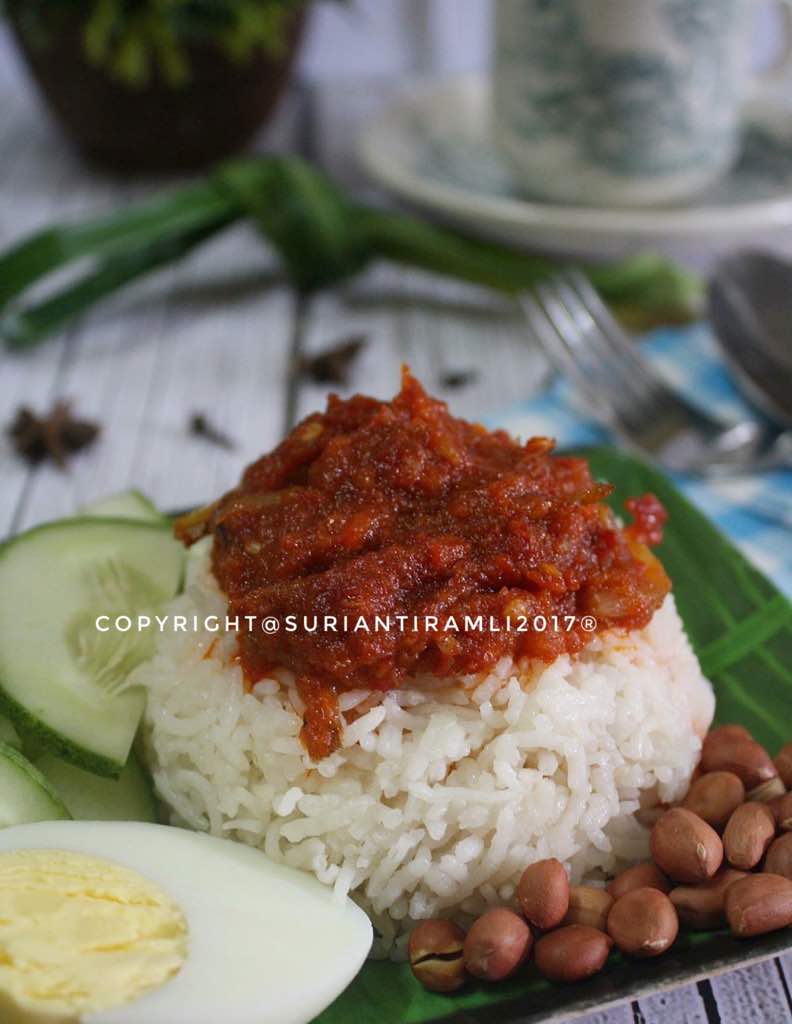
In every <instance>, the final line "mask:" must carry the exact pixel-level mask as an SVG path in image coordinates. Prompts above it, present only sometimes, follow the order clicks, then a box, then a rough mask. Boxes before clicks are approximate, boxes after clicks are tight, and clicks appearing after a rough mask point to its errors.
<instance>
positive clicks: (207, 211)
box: [0, 182, 237, 310]
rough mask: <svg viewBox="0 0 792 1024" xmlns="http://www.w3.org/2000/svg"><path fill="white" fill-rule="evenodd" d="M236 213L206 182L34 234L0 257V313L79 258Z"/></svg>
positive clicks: (138, 244) (155, 239) (153, 239)
mask: <svg viewBox="0 0 792 1024" xmlns="http://www.w3.org/2000/svg"><path fill="white" fill-rule="evenodd" d="M236 212H237V210H236V208H235V207H234V205H233V204H232V203H231V201H230V200H229V198H228V197H227V196H224V195H223V194H221V193H220V192H219V191H218V189H217V188H215V187H214V185H212V184H211V183H210V182H202V183H201V184H199V185H190V186H188V187H187V188H183V189H180V190H179V191H178V192H173V193H170V192H169V193H166V194H164V195H158V196H156V197H155V198H154V199H152V200H148V201H147V202H145V203H140V204H139V205H137V206H133V207H131V208H124V209H122V210H120V211H118V212H114V213H111V214H108V215H106V216H103V217H93V218H91V219H89V220H86V221H84V222H83V223H78V224H73V225H61V226H55V227H52V228H47V229H46V230H44V231H40V232H37V233H36V234H34V235H31V236H30V237H28V238H26V239H23V241H22V242H20V243H18V244H17V245H15V246H12V247H11V248H10V249H7V250H6V251H5V252H4V253H3V254H2V255H0V310H2V309H3V307H4V306H5V305H6V304H7V303H8V302H10V300H11V299H14V298H16V297H17V296H18V295H21V294H22V292H23V291H25V289H26V288H28V287H29V286H30V285H31V284H34V283H36V282H38V281H40V280H41V279H42V278H44V277H46V275H47V274H50V273H52V272H53V271H55V270H59V269H61V268H62V267H64V266H66V265H68V264H69V263H71V262H73V261H74V260H77V259H80V258H82V257H84V256H93V257H96V256H101V255H105V254H108V253H111V252H118V251H120V250H121V249H123V248H126V247H127V246H134V247H135V248H139V247H141V246H143V245H146V244H149V243H153V242H159V241H161V240H162V239H163V237H165V236H167V235H169V234H171V233H176V234H178V233H181V232H185V231H191V230H193V229H196V228H199V227H201V226H203V225H204V224H208V223H210V222H217V221H220V220H223V218H228V219H230V218H231V217H233V215H235V214H236Z"/></svg>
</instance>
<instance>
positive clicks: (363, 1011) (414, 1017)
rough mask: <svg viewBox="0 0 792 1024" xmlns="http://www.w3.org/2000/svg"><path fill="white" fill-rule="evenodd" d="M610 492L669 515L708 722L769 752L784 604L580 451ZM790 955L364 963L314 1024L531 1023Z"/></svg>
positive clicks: (607, 458) (761, 951)
mask: <svg viewBox="0 0 792 1024" xmlns="http://www.w3.org/2000/svg"><path fill="white" fill-rule="evenodd" d="M583 454H585V455H586V457H587V458H588V459H589V461H590V463H591V466H592V469H593V470H594V473H595V475H596V476H597V477H599V478H600V479H604V480H608V481H610V482H611V483H612V484H614V485H615V488H616V489H615V492H614V494H613V496H612V499H611V501H612V504H613V506H614V507H615V508H616V509H617V510H618V511H619V512H623V510H624V500H625V499H626V498H628V497H630V496H632V495H638V494H642V493H644V492H646V491H651V492H653V493H654V494H656V495H657V497H658V498H660V500H661V501H662V502H663V504H664V505H665V507H666V509H667V510H668V513H669V523H668V526H667V528H666V534H665V539H664V541H663V544H662V545H661V547H660V548H659V549H658V553H659V555H660V557H661V559H662V561H663V564H664V565H665V567H666V569H667V571H668V574H669V576H670V577H671V579H672V580H673V583H674V593H675V596H676V602H677V606H678V608H679V611H680V614H681V616H682V619H683V621H684V623H685V626H686V629H687V632H688V635H689V637H690V639H691V642H692V643H693V646H694V647H695V649H696V652H697V654H698V656H699V658H700V660H701V663H702V667H703V669H704V672H705V673H706V674H707V675H708V676H709V678H710V679H711V680H712V683H713V685H714V687H715V692H716V695H717V712H716V720H717V721H719V722H741V723H742V724H743V725H745V726H746V727H747V728H748V729H750V730H751V732H752V733H753V734H754V735H755V736H756V738H757V739H758V740H759V741H760V742H762V743H763V744H765V745H766V746H767V747H768V749H769V750H770V751H771V752H772V753H775V752H776V751H777V749H778V748H779V747H780V746H781V745H782V744H783V743H784V742H786V741H787V740H789V739H790V737H792V604H790V602H789V601H788V600H787V599H786V598H785V597H784V595H783V594H781V593H780V591H779V590H778V589H777V588H776V587H775V586H774V584H773V583H772V581H770V580H768V579H767V578H766V577H764V576H763V575H762V574H761V573H760V572H759V571H758V570H757V569H755V568H754V567H753V566H752V565H750V564H749V563H748V562H747V561H746V559H745V558H744V557H743V555H742V554H741V553H740V552H739V551H738V550H737V548H735V547H734V545H733V544H731V542H730V541H728V540H727V539H726V538H725V537H724V536H723V535H722V534H721V533H720V532H719V531H718V530H717V529H716V528H715V527H714V526H713V525H712V523H710V522H709V520H708V519H707V518H706V517H705V516H704V515H702V514H701V513H700V512H699V511H698V510H697V509H695V508H694V507H693V506H692V505H691V504H690V503H689V502H688V501H687V499H686V498H684V497H683V496H682V495H681V494H680V492H679V491H678V490H677V488H676V487H675V486H674V485H673V484H672V483H671V482H670V481H669V480H668V479H667V478H666V477H665V476H663V474H662V473H659V472H658V471H657V470H655V469H652V468H651V467H649V466H647V465H645V464H644V463H642V462H640V461H639V460H638V459H635V458H633V457H632V456H630V455H626V454H624V453H622V452H618V451H615V450H614V449H611V448H604V447H603V448H590V449H587V450H585V452H584V453H583ZM790 947H792V930H790V929H786V930H784V931H781V932H777V933H775V934H772V935H766V936H763V937H762V938H760V939H753V940H750V941H748V942H746V941H744V940H742V941H741V940H738V939H734V938H732V937H731V936H730V935H729V934H728V933H726V932H689V933H683V934H682V935H681V936H680V938H679V940H678V941H677V943H676V944H675V945H674V947H673V949H672V950H671V951H670V952H669V953H667V954H666V955H665V956H663V957H659V958H658V959H656V960H643V961H638V960H634V961H630V960H626V959H625V958H624V957H623V956H622V955H621V954H619V953H614V954H612V956H611V957H610V959H609V961H608V964H607V966H606V967H605V969H604V971H603V972H602V973H601V974H600V975H598V976H597V977H595V978H593V979H591V980H590V981H588V982H585V983H583V984H582V985H574V986H564V987H560V986H555V985H551V984H550V983H549V982H547V981H545V980H544V979H542V978H541V977H540V976H539V975H538V974H537V973H536V971H535V969H534V968H533V967H529V968H528V969H527V970H526V971H525V972H524V973H522V974H521V975H520V976H519V977H517V978H515V979H512V980H511V981H508V982H506V983H501V984H499V985H485V984H480V983H479V984H474V983H472V982H471V983H469V984H468V985H467V986H466V987H465V988H464V989H462V990H461V991H460V992H459V993H455V994H453V995H438V994H436V993H432V992H427V991H426V990H425V989H423V988H422V987H421V986H420V985H419V984H418V983H417V982H416V981H415V980H414V978H413V977H412V974H411V973H410V969H409V967H407V966H405V965H404V964H399V965H396V964H391V963H375V962H369V963H367V964H366V965H365V966H364V968H363V969H362V971H361V972H360V973H359V975H358V976H357V978H356V979H355V980H354V981H353V982H352V984H351V985H350V986H349V988H348V989H347V990H346V992H344V993H343V995H341V996H340V997H339V998H338V999H337V1000H336V1001H335V1003H333V1005H332V1006H330V1007H329V1008H328V1009H327V1010H325V1012H324V1013H323V1014H321V1016H320V1017H319V1018H318V1022H317V1024H424V1022H427V1021H439V1020H444V1019H447V1020H448V1022H449V1024H451V1022H454V1024H473V1022H482V1024H489V1022H492V1024H496V1022H497V1024H508V1022H512V1021H513V1022H515V1024H516V1022H518V1021H519V1022H521V1024H536V1022H539V1021H546V1020H549V1019H551V1018H556V1017H559V1018H561V1017H568V1016H572V1015H574V1014H579V1013H586V1012H591V1011H593V1010H601V1009H602V1008H603V1007H604V1006H606V1005H608V1004H609V1003H614V1002H620V1001H622V1000H625V999H635V998H638V997H639V996H641V995H646V994H647V993H649V992H656V991H658V990H660V989H663V988H669V987H672V986H674V985H679V984H682V983H684V982H687V981H693V980H695V979H697V978H702V977H708V976H712V975H714V974H717V973H720V972H722V971H724V970H728V969H730V968H733V967H737V966H745V965H747V964H749V963H752V962H754V961H756V960H761V959H764V958H766V957H768V956H771V955H774V954H776V953H779V952H782V951H784V950H788V949H789V948H790Z"/></svg>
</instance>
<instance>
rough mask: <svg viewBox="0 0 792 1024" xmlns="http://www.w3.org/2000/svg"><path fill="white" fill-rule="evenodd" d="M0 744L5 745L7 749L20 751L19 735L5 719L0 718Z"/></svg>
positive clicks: (20, 741)
mask: <svg viewBox="0 0 792 1024" xmlns="http://www.w3.org/2000/svg"><path fill="white" fill-rule="evenodd" d="M0 743H7V744H8V746H9V747H16V749H17V750H21V749H22V740H21V739H20V738H19V733H18V732H17V731H16V729H15V728H14V726H13V725H12V724H11V722H9V720H8V719H7V718H2V717H0Z"/></svg>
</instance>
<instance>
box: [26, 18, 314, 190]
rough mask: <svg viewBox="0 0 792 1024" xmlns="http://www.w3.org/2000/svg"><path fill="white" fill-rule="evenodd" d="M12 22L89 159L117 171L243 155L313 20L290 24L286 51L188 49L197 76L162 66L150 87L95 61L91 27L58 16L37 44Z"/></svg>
mask: <svg viewBox="0 0 792 1024" xmlns="http://www.w3.org/2000/svg"><path fill="white" fill-rule="evenodd" d="M7 9H8V13H9V15H10V21H11V24H12V26H13V28H14V32H15V35H16V38H17V42H18V44H19V47H20V50H21V51H22V53H23V54H24V56H25V59H26V61H27V64H28V67H29V68H30V72H31V74H32V76H33V78H34V80H35V81H36V83H37V85H38V87H39V90H40V91H41V93H42V95H43V97H44V99H45V101H46V103H47V105H48V106H49V108H50V110H51V111H52V113H53V114H54V116H55V118H56V120H57V121H58V122H59V124H60V125H61V127H62V128H63V130H64V131H65V132H66V134H67V135H68V136H69V138H70V139H71V140H72V141H73V142H74V143H75V144H76V146H77V147H78V148H79V149H80V150H81V151H82V152H83V153H84V154H85V156H87V157H88V158H89V159H91V160H94V161H96V162H98V163H101V164H104V165H105V166H108V167H111V168H113V169H114V170H118V171H123V172H136V171H177V170H188V169H192V168H197V167H201V166H203V165H205V164H208V163H212V162H213V161H215V160H218V159H220V158H222V157H225V156H229V155H230V154H232V153H235V152H237V151H239V150H240V149H241V148H242V147H244V145H245V144H246V143H247V142H249V141H250V139H251V138H252V136H253V135H254V134H255V132H256V131H257V130H258V129H259V128H260V127H261V126H262V125H263V124H264V123H265V121H266V120H267V118H268V117H269V116H270V115H271V114H272V113H273V111H274V109H275V106H276V104H277V102H278V100H279V98H280V96H281V94H282V92H283V90H284V88H285V86H286V85H287V83H288V81H289V77H290V73H291V69H292V66H293V64H294V59H295V56H296V54H297V51H298V49H299V44H300V41H301V39H302V36H303V30H304V28H305V22H306V11H305V9H304V10H302V11H300V12H299V13H297V14H296V15H295V16H294V18H293V21H292V25H291V27H290V29H289V33H288V40H287V45H286V48H285V51H284V53H283V56H282V57H279V58H278V59H273V58H271V57H269V56H267V55H266V54H264V53H257V54H255V55H254V56H252V57H251V59H250V60H248V61H246V62H243V63H235V62H233V61H231V60H229V59H228V58H227V57H226V56H225V55H224V54H223V53H222V52H221V51H220V50H219V49H217V48H216V47H213V46H211V45H195V46H190V47H189V48H188V49H187V53H188V56H189V60H190V69H191V75H190V81H189V83H188V84H187V85H185V86H183V87H181V88H176V87H173V86H171V85H169V84H168V83H167V82H165V81H163V80H162V78H161V77H160V76H159V75H158V74H157V73H156V72H155V73H154V74H153V76H152V80H151V82H150V83H149V84H148V85H145V86H142V87H140V88H134V87H132V86H127V85H125V84H124V83H122V82H119V81H118V80H116V79H115V78H113V77H111V76H110V75H109V74H107V73H106V72H105V71H104V70H103V69H101V68H98V67H95V66H94V65H93V64H90V63H88V61H87V60H86V59H85V56H84V52H83V46H82V39H81V28H82V26H81V24H80V23H79V22H78V21H77V20H76V19H69V20H68V21H66V22H62V21H61V20H59V21H58V23H57V27H56V28H55V30H54V32H53V35H54V40H53V42H52V43H50V44H48V45H46V46H37V45H32V44H31V43H30V42H29V41H28V39H27V37H26V35H25V33H23V32H22V31H21V29H20V19H19V17H18V13H17V12H18V8H17V7H16V5H15V4H14V3H13V2H10V3H8V4H7Z"/></svg>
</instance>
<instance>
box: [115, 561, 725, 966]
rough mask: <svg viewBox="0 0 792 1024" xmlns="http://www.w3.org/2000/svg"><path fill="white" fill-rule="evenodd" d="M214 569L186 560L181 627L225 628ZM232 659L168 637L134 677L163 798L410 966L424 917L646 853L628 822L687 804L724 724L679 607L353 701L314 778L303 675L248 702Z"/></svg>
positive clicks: (589, 873)
mask: <svg viewBox="0 0 792 1024" xmlns="http://www.w3.org/2000/svg"><path fill="white" fill-rule="evenodd" d="M208 558H209V542H208V541H205V542H202V544H201V545H200V546H197V547H196V548H194V549H193V552H192V557H191V559H190V569H189V572H188V581H187V586H186V588H185V592H184V593H183V594H182V595H180V596H179V597H178V598H176V599H175V600H174V601H173V603H172V605H171V607H170V608H169V609H168V610H169V611H170V612H171V613H173V614H183V615H187V616H192V615H198V616H199V617H200V618H201V619H203V618H204V617H205V616H207V615H218V616H220V617H221V619H222V618H224V616H225V614H226V602H225V597H224V595H223V594H222V592H221V591H220V589H219V588H218V586H217V584H216V582H215V580H214V577H213V576H212V574H211V572H210V569H209V561H208ZM218 635H219V636H220V639H219V640H217V639H216V638H217V637H218ZM235 646H236V639H235V635H234V634H233V633H229V634H216V633H211V632H208V631H199V632H197V633H196V632H187V633H181V632H171V631H165V632H162V633H158V634H157V647H156V653H155V655H154V657H153V658H152V660H151V661H148V662H146V663H145V664H144V665H141V666H139V667H138V669H137V670H136V671H135V673H134V675H133V677H132V679H130V683H132V684H142V685H143V686H144V687H145V688H146V689H147V691H148V708H147V712H146V721H145V729H144V743H145V750H146V756H147V760H148V763H149V766H150V768H151V771H152V773H153V776H154V780H155V784H156V787H157V790H158V793H159V795H160V797H161V798H162V800H163V801H164V802H165V803H166V804H167V806H168V807H169V808H170V815H171V820H172V823H173V824H175V825H179V826H184V827H188V828H191V829H197V830H201V831H208V832H211V833H213V834H214V835H218V836H227V837H231V838H234V839H237V840H240V841H242V842H245V843H249V844H251V845H253V846H258V847H260V848H261V849H262V850H264V851H265V852H266V853H267V854H268V855H269V856H270V857H271V858H273V859H274V860H277V861H281V862H283V863H285V864H289V865H292V866H293V867H296V868H301V869H303V870H305V871H310V872H312V873H313V874H315V875H316V877H317V878H319V879H320V880H321V881H322V882H325V883H327V884H328V885H330V886H333V887H334V888H335V890H336V892H337V893H338V894H339V896H344V895H346V894H347V893H348V894H350V895H351V896H352V897H353V898H354V899H355V900H356V901H357V902H358V903H359V904H360V905H361V906H362V907H363V908H364V909H365V910H366V911H367V913H368V914H369V915H370V917H371V918H372V921H373V923H374V927H375V931H376V933H377V940H376V943H375V947H374V950H373V955H374V956H380V957H383V956H388V955H390V956H392V957H394V958H395V959H399V958H402V957H403V956H404V950H405V945H406V939H407V934H408V933H409V930H410V929H411V928H412V926H413V924H414V922H416V921H418V920H421V919H423V918H427V917H433V916H436V915H440V916H451V917H454V918H455V919H457V920H459V921H460V923H463V924H464V923H466V922H467V921H469V920H470V916H471V915H477V914H480V913H481V912H482V911H484V910H485V909H487V908H488V907H490V906H492V905H499V904H503V903H508V902H510V901H512V900H513V898H514V892H515V887H516V884H517V881H518V879H519V877H520V875H521V873H522V871H523V869H524V868H525V867H526V865H527V864H529V863H531V862H533V861H535V860H539V859H542V858H544V857H557V858H558V859H559V860H561V861H562V862H564V863H565V864H566V865H567V866H568V870H569V873H570V877H571V880H572V881H573V882H579V881H580V880H582V879H588V880H591V879H594V880H596V879H602V878H603V877H604V876H605V875H606V874H611V873H614V872H615V871H617V870H619V869H620V867H621V866H623V865H625V864H627V863H631V862H635V861H637V860H640V859H644V858H646V856H647V853H648V833H647V830H646V829H645V828H644V827H643V826H642V825H640V824H639V823H638V821H636V819H635V816H634V815H635V812H636V811H637V810H638V809H639V807H646V806H651V805H653V804H654V803H656V802H657V801H658V800H659V801H664V802H670V801H673V800H675V799H678V798H679V797H680V796H681V795H682V794H683V792H684V791H685V789H686V787H687V783H688V780H689V777H690V774H691V772H692V770H693V768H694V765H695V764H696V762H697V760H698V756H699V750H700V746H701V737H702V736H703V735H704V733H705V732H706V729H707V728H708V726H709V724H710V721H711V719H712V715H713V710H714V698H713V694H712V690H711V687H710V684H709V683H708V682H707V680H706V679H705V678H704V677H703V676H702V674H701V670H700V668H699V665H698V661H697V660H696V657H695V655H694V654H693V652H692V650H691V648H690V645H689V643H688V641H687V638H686V636H685V634H684V631H683V628H682V624H681V622H680V619H679V616H678V615H677V612H676V608H675V606H674V602H673V599H672V598H671V597H668V598H667V599H666V602H665V604H664V605H663V607H662V608H661V609H660V610H659V611H658V612H657V613H656V614H655V616H654V618H653V620H652V621H651V623H650V624H649V625H648V626H647V627H646V628H645V629H643V630H640V631H635V632H631V633H627V632H624V631H619V630H614V631H611V632H610V633H606V634H602V635H599V636H598V637H597V638H596V639H595V640H594V641H593V642H592V644H591V645H590V646H589V647H588V648H587V649H586V650H585V651H584V652H583V653H582V654H581V655H579V656H577V657H575V658H569V657H566V656H565V657H561V658H559V659H558V660H557V661H555V662H554V663H553V664H552V665H549V666H548V665H545V664H542V663H533V664H522V665H520V666H517V665H515V664H514V663H513V662H512V661H510V660H509V659H504V660H502V661H501V662H500V663H499V664H498V665H497V666H496V668H495V670H494V671H493V672H491V673H490V674H489V675H486V676H483V677H475V678H473V677H466V678H465V679H462V680H459V679H457V680H453V681H449V680H422V681H421V686H420V688H417V687H416V688H414V689H407V688H404V689H399V690H396V691H394V692H390V693H388V694H386V695H385V696H384V697H383V695H381V694H376V695H372V694H370V693H369V692H367V691H356V692H353V693H348V694H345V695H343V697H342V699H341V708H342V712H344V713H345V714H346V715H349V713H350V712H354V713H353V714H352V715H351V716H350V721H349V722H348V723H347V725H346V728H345V732H344V738H343V746H342V748H341V749H339V750H338V751H336V752H335V753H334V754H332V755H331V756H330V757H328V758H326V759H325V760H323V761H321V762H319V763H313V762H312V761H311V760H310V758H309V757H308V755H307V753H306V751H305V749H304V748H303V746H302V744H301V743H300V740H299V736H298V734H299V731H300V727H301V724H302V719H301V710H302V705H301V702H300V699H299V697H298V696H297V693H296V690H295V687H294V685H293V678H292V677H291V676H290V674H289V673H287V672H282V673H276V675H277V678H272V679H267V680H264V681H262V682H261V683H259V684H258V685H257V686H256V687H255V689H254V691H253V693H245V691H244V688H243V682H242V675H241V671H240V668H239V665H238V663H237V662H235V661H234V652H235ZM452 683H453V685H451V684H452ZM361 712H362V713H361Z"/></svg>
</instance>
